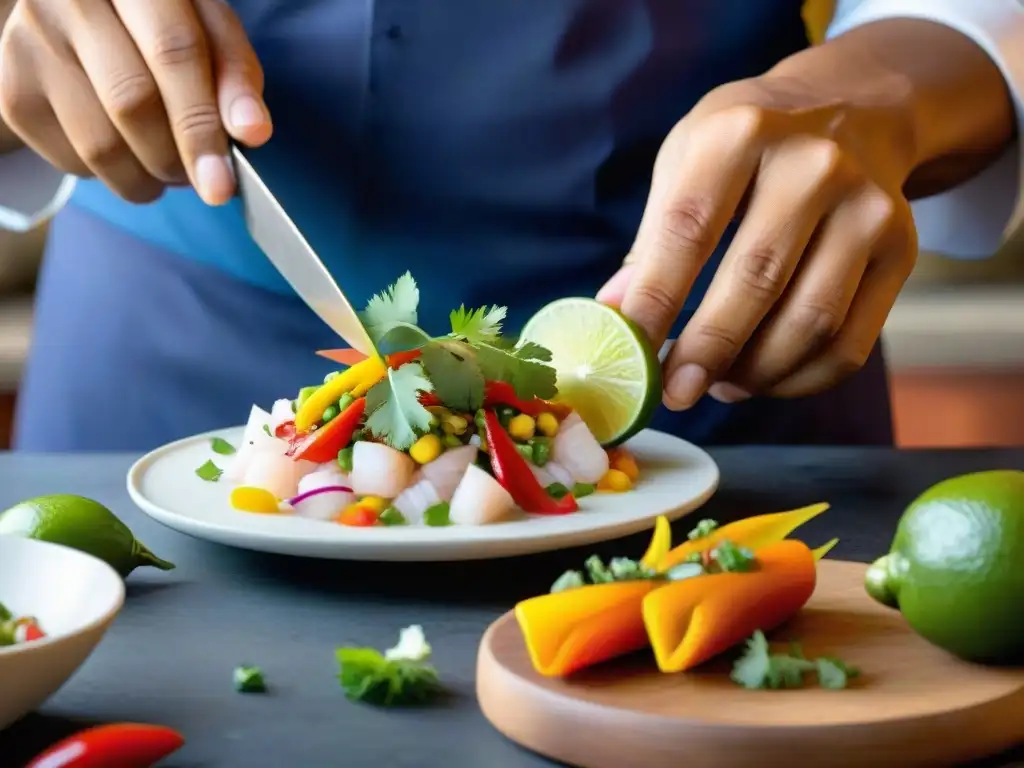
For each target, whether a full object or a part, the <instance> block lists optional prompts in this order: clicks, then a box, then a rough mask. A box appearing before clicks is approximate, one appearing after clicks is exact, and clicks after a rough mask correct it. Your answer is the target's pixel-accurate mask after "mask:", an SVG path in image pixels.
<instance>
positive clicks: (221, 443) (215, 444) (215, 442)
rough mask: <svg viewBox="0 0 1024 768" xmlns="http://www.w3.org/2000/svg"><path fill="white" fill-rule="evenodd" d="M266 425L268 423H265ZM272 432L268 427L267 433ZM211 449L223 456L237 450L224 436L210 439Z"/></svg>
mask: <svg viewBox="0 0 1024 768" xmlns="http://www.w3.org/2000/svg"><path fill="white" fill-rule="evenodd" d="M263 426H264V427H266V426H267V425H266V424H264V425H263ZM269 433H270V429H269V428H268V429H267V434H269ZM210 449H211V450H212V451H213V452H214V453H219V454H220V455H221V456H230V455H231V454H232V453H234V452H235V446H233V445H232V444H231V443H229V442H228V441H227V440H225V439H224V438H223V437H215V438H213V439H212V440H211V441H210Z"/></svg>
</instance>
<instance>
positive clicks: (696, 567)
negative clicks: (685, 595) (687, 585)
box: [665, 562, 707, 581]
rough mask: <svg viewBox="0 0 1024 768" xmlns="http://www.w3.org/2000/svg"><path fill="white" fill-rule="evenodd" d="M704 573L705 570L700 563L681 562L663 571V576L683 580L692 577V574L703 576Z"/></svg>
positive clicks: (672, 579) (671, 579)
mask: <svg viewBox="0 0 1024 768" xmlns="http://www.w3.org/2000/svg"><path fill="white" fill-rule="evenodd" d="M706 573H707V571H706V570H704V566H703V565H701V564H700V563H688V562H682V563H680V564H679V565H675V566H673V567H671V568H669V569H668V570H667V571H666V572H665V578H666V579H668V580H669V581H683V580H684V579H692V578H693V577H694V576H703V575H705V574H706Z"/></svg>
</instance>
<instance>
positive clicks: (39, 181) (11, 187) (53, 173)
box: [0, 147, 77, 232]
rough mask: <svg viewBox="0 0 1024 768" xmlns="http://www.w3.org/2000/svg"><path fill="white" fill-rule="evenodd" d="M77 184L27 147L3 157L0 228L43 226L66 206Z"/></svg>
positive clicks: (16, 229) (0, 162) (0, 161)
mask: <svg viewBox="0 0 1024 768" xmlns="http://www.w3.org/2000/svg"><path fill="white" fill-rule="evenodd" d="M76 181H77V179H76V178H75V177H74V176H70V175H68V174H66V173H64V172H63V171H59V170H57V169H56V168H54V167H53V166H52V165H50V164H49V163H48V162H46V161H45V160H44V159H43V158H41V157H40V156H39V155H37V154H36V153H35V152H33V151H32V150H31V149H28V148H27V147H22V148H21V149H16V150H14V151H13V152H10V153H8V154H6V155H0V228H2V229H7V230H11V231H13V232H28V231H29V230H30V229H34V228H35V227H37V226H39V225H40V224H42V223H43V222H44V221H46V220H47V219H49V218H50V217H52V216H53V215H54V214H55V213H56V212H57V211H59V210H60V209H61V208H62V207H64V203H66V202H67V201H68V198H69V197H71V192H72V191H73V190H74V188H75V182H76Z"/></svg>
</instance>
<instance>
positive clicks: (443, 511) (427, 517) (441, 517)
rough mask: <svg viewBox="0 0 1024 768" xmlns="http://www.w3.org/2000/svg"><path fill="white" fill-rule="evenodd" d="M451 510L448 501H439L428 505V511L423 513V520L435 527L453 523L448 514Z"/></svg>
mask: <svg viewBox="0 0 1024 768" xmlns="http://www.w3.org/2000/svg"><path fill="white" fill-rule="evenodd" d="M449 511H450V509H449V507H448V502H447V501H439V502H438V503H437V504H435V505H434V506H432V507H428V508H427V511H426V512H424V513H423V522H424V523H426V524H427V525H429V526H432V527H435V528H440V527H443V526H446V525H451V524H452V521H451V518H450V517H449V516H448V514H449Z"/></svg>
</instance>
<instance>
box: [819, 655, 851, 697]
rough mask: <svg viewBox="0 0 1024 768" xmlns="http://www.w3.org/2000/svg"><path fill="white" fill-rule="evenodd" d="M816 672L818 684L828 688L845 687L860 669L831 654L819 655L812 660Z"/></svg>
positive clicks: (834, 689)
mask: <svg viewBox="0 0 1024 768" xmlns="http://www.w3.org/2000/svg"><path fill="white" fill-rule="evenodd" d="M814 664H815V666H816V667H817V672H818V685H820V686H821V687H822V688H828V689H829V690H833V691H836V690H839V689H841V688H845V687H846V686H847V684H848V683H849V682H850V680H852V679H853V678H855V677H857V676H858V675H859V674H860V670H859V669H857V668H856V667H851V666H849V665H847V664H846V663H845V662H843V661H841V660H839V659H836V658H833V657H831V656H820V657H818V658H817V659H815V660H814Z"/></svg>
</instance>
